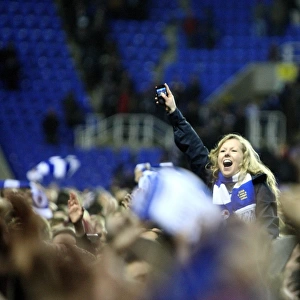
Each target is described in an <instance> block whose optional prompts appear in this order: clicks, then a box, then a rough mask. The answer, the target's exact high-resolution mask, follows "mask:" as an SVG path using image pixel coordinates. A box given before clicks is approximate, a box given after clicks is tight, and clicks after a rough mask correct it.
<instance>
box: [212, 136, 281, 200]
mask: <svg viewBox="0 0 300 300" xmlns="http://www.w3.org/2000/svg"><path fill="white" fill-rule="evenodd" d="M230 139H236V140H238V141H239V142H240V143H241V145H242V151H243V162H242V163H241V166H240V178H244V177H245V175H246V173H249V174H251V175H256V174H261V173H264V174H266V176H267V184H268V186H269V187H270V189H271V190H272V192H273V193H274V195H275V197H276V199H277V198H278V196H279V189H278V186H277V182H276V179H275V176H274V174H273V173H272V171H271V170H270V169H269V168H268V167H267V166H266V165H265V164H264V163H263V162H262V161H261V159H260V157H259V155H258V153H257V152H256V151H255V150H254V148H253V147H252V145H251V144H250V142H249V141H248V140H247V139H245V138H244V137H242V136H241V135H238V134H234V133H230V134H227V135H225V136H224V137H223V138H222V139H221V140H220V141H219V142H218V144H217V146H216V147H215V148H214V149H212V150H211V151H210V153H209V159H210V166H209V168H210V169H211V171H212V175H213V179H214V180H216V178H217V177H218V173H219V170H220V168H219V166H218V155H219V152H220V148H221V147H222V145H223V144H224V143H225V142H226V141H228V140H230Z"/></svg>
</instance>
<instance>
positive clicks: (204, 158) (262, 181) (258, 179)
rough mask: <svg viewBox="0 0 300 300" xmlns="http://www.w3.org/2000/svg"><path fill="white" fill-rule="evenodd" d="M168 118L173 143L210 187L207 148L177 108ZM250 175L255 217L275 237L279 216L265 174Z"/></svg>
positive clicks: (277, 231) (276, 235) (277, 232)
mask: <svg viewBox="0 0 300 300" xmlns="http://www.w3.org/2000/svg"><path fill="white" fill-rule="evenodd" d="M169 120H170V123H171V125H172V126H173V130H174V140H175V144H176V145H177V147H178V148H179V149H180V150H181V151H182V152H183V153H184V154H185V155H186V157H187V159H188V162H189V165H190V168H191V170H192V172H194V173H195V174H196V175H198V176H199V177H200V178H201V179H202V180H203V181H204V182H205V183H206V184H207V185H208V186H209V187H210V188H212V181H211V173H210V172H209V170H208V169H207V168H206V166H207V164H208V163H209V158H208V154H209V151H208V149H207V148H206V147H205V145H204V144H203V142H202V140H201V138H200V137H199V136H198V134H197V133H196V132H195V130H194V129H193V128H192V126H191V125H190V124H189V123H188V122H187V121H186V119H185V118H184V117H183V115H182V114H181V112H180V111H179V110H178V109H176V110H175V111H174V112H173V113H172V114H169ZM252 177H253V185H254V189H255V195H256V210H255V213H256V219H257V221H258V222H260V223H261V224H262V225H263V227H265V228H266V229H267V231H268V233H269V234H270V235H271V236H272V237H273V238H276V237H278V235H279V218H278V216H277V203H276V198H275V195H274V194H273V192H272V191H271V189H270V188H269V186H268V185H267V183H266V179H267V176H266V175H265V174H259V175H254V176H252Z"/></svg>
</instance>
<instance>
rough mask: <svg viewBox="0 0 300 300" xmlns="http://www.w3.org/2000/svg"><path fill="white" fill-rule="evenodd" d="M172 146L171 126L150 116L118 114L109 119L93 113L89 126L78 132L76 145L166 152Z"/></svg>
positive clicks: (88, 119) (89, 118) (76, 131)
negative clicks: (126, 147)
mask: <svg viewBox="0 0 300 300" xmlns="http://www.w3.org/2000/svg"><path fill="white" fill-rule="evenodd" d="M173 144H174V141H173V130H172V127H171V126H170V125H169V124H167V123H165V122H164V121H162V120H160V119H158V118H157V117H155V116H153V115H150V114H116V115H113V116H111V117H108V118H103V116H102V115H98V114H90V115H89V116H88V117H87V120H86V123H85V124H84V125H80V126H78V127H77V128H76V129H75V145H76V146H78V147H81V148H92V147H95V146H101V145H113V146H115V147H121V146H123V145H126V146H129V147H131V148H138V147H153V146H160V147H163V148H166V149H167V148H170V147H171V146H172V145H173Z"/></svg>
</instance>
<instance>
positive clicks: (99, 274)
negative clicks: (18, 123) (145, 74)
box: [0, 84, 300, 300]
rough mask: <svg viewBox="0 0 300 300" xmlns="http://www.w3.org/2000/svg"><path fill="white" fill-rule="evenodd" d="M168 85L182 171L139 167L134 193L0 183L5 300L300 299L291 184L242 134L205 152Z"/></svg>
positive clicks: (295, 196)
mask: <svg viewBox="0 0 300 300" xmlns="http://www.w3.org/2000/svg"><path fill="white" fill-rule="evenodd" d="M165 86H166V91H167V93H166V94H162V97H163V99H164V101H165V105H164V107H163V108H164V110H165V114H166V116H167V118H168V119H169V121H170V123H171V125H172V127H173V130H174V140H175V144H176V146H177V147H178V149H179V150H180V151H181V152H182V153H184V155H185V157H186V159H187V162H188V165H189V167H190V170H188V169H185V168H182V167H179V166H177V165H176V164H173V163H171V162H167V163H166V162H165V163H162V164H160V165H158V166H151V165H150V164H149V163H147V162H145V163H141V164H138V165H137V166H136V168H135V172H134V174H132V177H133V178H134V181H135V186H134V187H133V188H126V187H125V188H124V187H122V188H121V187H120V186H117V185H114V186H112V187H111V189H110V190H105V189H98V190H95V191H91V190H88V189H87V190H84V191H79V190H76V189H75V188H74V187H68V188H63V189H62V188H59V187H58V186H57V185H55V184H52V185H49V186H47V187H45V186H42V185H41V184H39V183H37V182H34V180H35V179H34V178H31V179H32V181H28V182H20V181H17V180H13V179H10V180H9V179H8V180H4V181H2V182H1V184H0V190H1V199H0V213H1V218H0V224H1V226H0V228H1V235H0V237H1V256H0V257H1V262H2V263H1V280H0V282H1V284H0V291H1V293H2V295H1V296H2V297H3V298H4V299H205V300H209V299H247V300H248V299H249V300H250V299H251V300H252V299H262V300H265V299H270V300H273V299H275V300H279V299H280V300H281V299H284V300H285V299H298V298H299V296H300V287H299V282H300V280H299V279H300V278H299V276H300V266H299V254H300V253H299V230H300V227H299V226H300V218H299V217H300V216H299V196H300V193H299V186H298V185H297V184H289V185H279V184H278V182H277V181H276V178H275V176H274V174H273V173H272V171H271V170H270V169H269V168H268V167H267V166H266V165H265V164H264V163H263V162H262V161H261V159H260V157H259V155H258V154H257V152H256V151H255V150H254V149H253V147H252V146H251V144H250V143H249V141H247V140H246V139H245V138H243V137H242V136H241V135H239V134H228V135H226V136H225V137H224V138H223V139H221V140H220V141H219V142H218V143H217V144H216V146H215V147H214V148H212V149H211V150H208V149H207V147H206V146H205V144H204V143H203V140H201V137H200V136H199V135H198V134H196V132H195V130H194V129H193V127H192V126H191V124H190V123H188V122H187V120H186V119H185V117H184V116H183V114H182V112H181V111H180V110H179V108H178V107H177V105H176V102H175V97H174V94H173V93H172V90H171V89H170V88H169V86H168V85H167V84H165ZM155 100H157V99H155ZM78 172H80V169H79V170H78ZM45 200H47V201H46V202H47V203H45Z"/></svg>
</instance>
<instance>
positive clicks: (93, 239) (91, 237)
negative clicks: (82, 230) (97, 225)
mask: <svg viewBox="0 0 300 300" xmlns="http://www.w3.org/2000/svg"><path fill="white" fill-rule="evenodd" d="M86 236H87V238H88V239H89V240H90V241H91V242H92V243H96V242H98V241H99V240H100V238H101V234H99V233H87V234H86Z"/></svg>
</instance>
